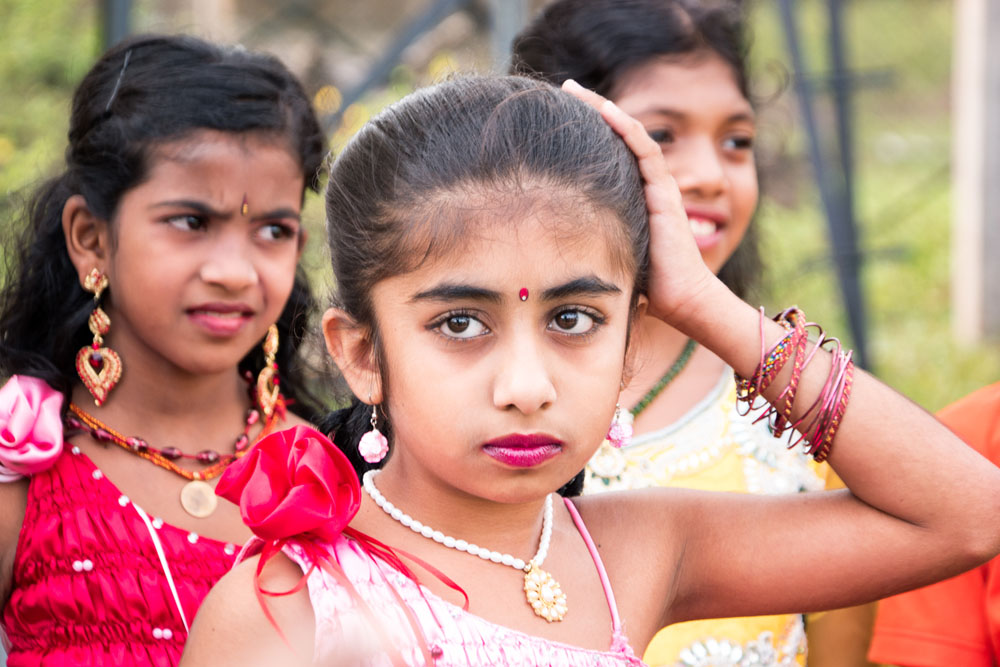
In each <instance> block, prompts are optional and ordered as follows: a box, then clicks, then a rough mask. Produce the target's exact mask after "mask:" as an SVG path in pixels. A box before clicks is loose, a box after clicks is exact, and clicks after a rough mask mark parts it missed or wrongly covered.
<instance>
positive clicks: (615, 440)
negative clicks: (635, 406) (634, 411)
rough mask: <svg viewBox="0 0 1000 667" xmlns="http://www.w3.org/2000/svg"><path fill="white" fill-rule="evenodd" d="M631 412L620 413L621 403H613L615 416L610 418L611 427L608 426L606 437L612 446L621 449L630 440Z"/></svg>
mask: <svg viewBox="0 0 1000 667" xmlns="http://www.w3.org/2000/svg"><path fill="white" fill-rule="evenodd" d="M631 416H632V415H631V413H629V414H628V416H626V415H624V414H622V406H621V403H618V404H616V405H615V416H614V418H613V419H612V420H611V427H610V428H608V435H607V436H606V439H607V441H608V442H609V443H611V446H612V447H615V448H616V449H621V448H622V447H624V446H625V445H627V444H629V443H630V442H632V420H631V419H630V417H631Z"/></svg>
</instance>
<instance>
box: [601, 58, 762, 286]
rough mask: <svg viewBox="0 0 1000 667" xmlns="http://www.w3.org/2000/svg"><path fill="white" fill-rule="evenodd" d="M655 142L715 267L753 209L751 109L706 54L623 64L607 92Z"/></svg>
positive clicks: (727, 72)
mask: <svg viewBox="0 0 1000 667" xmlns="http://www.w3.org/2000/svg"><path fill="white" fill-rule="evenodd" d="M613 99H614V101H615V103H616V104H617V105H618V106H619V107H621V108H622V109H623V110H624V111H626V112H627V113H629V114H631V115H632V116H634V117H635V118H636V119H638V120H639V122H641V123H642V124H643V126H645V128H646V131H647V132H649V134H650V136H652V137H653V138H654V139H655V140H656V141H658V142H659V144H660V147H661V148H662V150H663V155H664V157H666V160H667V166H669V167H670V172H671V173H672V174H673V176H674V178H675V179H676V181H677V185H678V187H679V188H680V191H681V195H682V197H683V200H684V207H685V209H686V210H687V214H688V219H689V220H690V221H691V229H692V231H693V232H694V236H695V240H696V241H697V242H698V247H699V248H700V249H701V254H702V257H703V258H704V260H705V263H706V264H707V265H708V266H709V268H710V269H712V271H713V272H715V273H718V272H719V270H720V269H721V268H722V265H723V264H725V262H726V260H727V259H729V257H731V256H732V254H733V252H734V251H735V250H736V247H737V246H738V245H739V243H740V241H741V240H742V239H743V235H744V234H746V231H747V228H748V227H749V226H750V218H751V217H752V216H753V213H754V210H755V209H756V208H757V197H758V186H757V169H756V166H755V164H754V155H753V142H754V133H755V130H756V127H755V122H754V113H753V109H752V108H751V106H750V103H749V102H748V101H747V100H746V98H745V97H743V95H742V94H741V93H740V90H739V87H738V86H737V83H736V78H735V75H734V73H733V70H732V68H731V67H730V66H729V65H728V64H726V62H725V61H724V60H722V58H721V57H719V56H718V55H715V54H714V53H705V54H704V55H699V56H697V57H694V58H688V59H684V60H654V61H650V62H648V63H646V64H643V65H640V66H638V67H636V68H634V69H632V70H630V71H629V72H628V73H627V74H626V75H625V76H624V77H623V78H622V81H621V83H620V84H619V86H618V87H617V89H616V91H615V94H614V95H613Z"/></svg>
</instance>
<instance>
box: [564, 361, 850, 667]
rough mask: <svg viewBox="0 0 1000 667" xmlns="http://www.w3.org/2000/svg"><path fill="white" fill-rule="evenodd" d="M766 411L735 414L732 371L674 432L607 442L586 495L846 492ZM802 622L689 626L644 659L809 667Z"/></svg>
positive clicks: (699, 666) (659, 640)
mask: <svg viewBox="0 0 1000 667" xmlns="http://www.w3.org/2000/svg"><path fill="white" fill-rule="evenodd" d="M759 414H760V412H754V413H751V414H750V415H748V416H746V417H741V416H740V415H739V413H738V412H737V411H736V383H735V382H734V381H733V374H732V371H726V372H725V373H723V376H722V377H721V378H720V379H719V382H718V383H716V385H715V387H714V388H713V389H712V391H711V392H710V393H709V394H708V395H707V396H706V397H705V398H704V399H703V400H702V401H701V402H699V403H698V405H696V406H694V407H693V408H692V409H691V410H690V411H689V412H688V413H687V414H686V415H684V416H683V417H682V418H681V419H679V420H678V421H677V422H675V423H673V424H671V425H670V426H668V427H666V428H663V429H660V430H658V431H654V432H651V433H643V434H641V435H637V436H635V437H633V439H632V443H631V444H630V445H628V446H627V447H624V448H622V449H620V450H619V449H614V448H613V447H611V446H610V445H608V443H607V442H605V443H604V445H602V446H601V448H600V449H599V450H598V451H597V453H596V454H595V455H594V457H593V458H592V459H591V460H590V463H588V464H587V474H586V480H585V482H584V490H583V492H584V493H585V494H589V493H601V492H604V491H617V490H622V489H639V488H646V487H652V486H678V487H684V488H691V489H704V490H711V491H742V492H745V493H798V492H801V491H819V490H822V489H824V488H840V487H841V486H842V484H841V483H840V481H839V479H838V478H837V477H836V475H834V473H833V471H832V470H831V469H830V467H829V466H828V465H827V464H825V463H816V462H815V461H813V460H812V457H810V456H807V455H805V454H803V453H802V448H801V447H796V448H795V449H793V450H788V449H787V437H782V438H781V439H778V438H774V437H772V436H771V434H770V433H769V431H768V427H767V424H766V423H765V422H763V421H762V422H760V423H758V424H754V423H753V420H754V419H756V417H757V416H759ZM805 657H806V636H805V626H804V623H803V619H802V616H801V615H785V616H755V617H752V618H728V619H717V620H703V621H689V622H687V623H678V624H675V625H672V626H670V627H668V628H664V629H663V630H661V631H660V632H658V633H657V634H656V636H655V637H653V640H652V641H651V642H650V644H649V646H648V647H647V649H646V653H645V655H644V656H643V660H644V661H645V662H646V663H648V664H650V665H668V666H671V667H673V666H683V667H749V666H750V665H753V666H754V667H771V666H776V667H792V666H794V665H805Z"/></svg>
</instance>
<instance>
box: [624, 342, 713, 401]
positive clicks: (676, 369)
mask: <svg viewBox="0 0 1000 667" xmlns="http://www.w3.org/2000/svg"><path fill="white" fill-rule="evenodd" d="M697 345H698V343H696V342H695V340H694V339H693V338H688V341H687V342H686V343H684V349H683V350H681V353H680V355H679V356H678V357H677V358H676V359H675V360H674V363H672V364H670V368H668V369H667V372H666V373H664V374H663V377H661V378H660V379H659V381H658V382H657V383H656V384H654V385H653V386H652V388H651V389H650V390H649V391H647V392H646V395H645V396H643V397H642V398H640V399H639V402H638V403H636V404H635V405H634V406H632V409H631V410H629V412H631V413H632V417H633V418H634V417H638V416H639V413H640V412H642V411H643V410H645V409H646V408H647V407H649V404H650V403H652V402H653V399H655V398H656V397H657V396H659V395H660V392H661V391H663V390H664V389H666V387H667V385H668V384H670V383H671V382H673V381H674V378H675V377H677V376H678V375H680V372H681V371H682V370H684V367H685V366H687V363H688V361H690V360H691V354H692V353H693V352H694V348H695V347H697Z"/></svg>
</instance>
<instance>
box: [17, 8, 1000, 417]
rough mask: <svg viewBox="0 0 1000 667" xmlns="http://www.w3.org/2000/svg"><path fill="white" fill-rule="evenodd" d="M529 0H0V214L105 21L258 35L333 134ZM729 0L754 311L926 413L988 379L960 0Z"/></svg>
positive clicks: (423, 79)
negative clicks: (760, 274) (814, 339)
mask: <svg viewBox="0 0 1000 667" xmlns="http://www.w3.org/2000/svg"><path fill="white" fill-rule="evenodd" d="M543 4H544V2H542V1H540V0H364V1H363V2H358V1H357V0H268V1H265V0H103V1H98V0H91V1H88V0H78V1H76V2H70V1H65V0H63V1H61V2H52V1H51V0H0V226H7V225H11V224H16V221H17V220H18V215H19V209H20V206H21V204H22V202H23V200H24V197H25V196H26V194H27V193H28V192H29V191H30V190H31V188H32V187H33V186H34V185H36V184H37V183H38V182H40V181H41V180H42V178H43V177H44V176H46V175H47V174H49V173H50V172H52V171H54V170H56V169H57V168H58V167H59V162H60V160H61V159H62V151H63V148H64V146H65V131H66V124H67V117H68V112H69V104H70V97H71V94H72V90H73V88H74V86H75V85H76V83H77V82H78V81H79V79H80V78H81V77H82V76H83V74H84V73H85V72H86V71H87V69H88V68H89V67H90V65H91V64H92V62H93V61H94V59H95V58H96V57H97V55H98V54H99V53H100V52H101V51H102V50H103V49H104V47H105V46H106V45H107V44H108V43H109V42H112V41H114V40H116V39H117V38H119V37H120V36H122V35H124V34H127V33H129V32H150V31H154V32H189V33H193V34H197V35H200V36H203V37H208V38H211V39H215V40H219V41H223V42H233V43H240V44H243V45H245V46H247V47H248V48H253V49H260V50H265V51H269V52H271V53H274V54H275V55H277V56H278V57H280V58H281V59H282V60H284V61H285V62H286V63H287V64H288V65H289V67H290V68H291V69H292V70H293V71H294V72H296V73H297V74H298V75H299V76H300V77H301V78H302V79H303V81H304V82H305V85H306V88H307V90H308V92H309V93H310V94H311V95H313V96H314V102H315V105H316V108H317V110H318V111H319V113H320V114H321V115H322V116H323V118H324V120H325V123H326V125H327V128H328V131H329V136H330V146H331V149H332V150H333V151H334V152H336V151H337V150H338V149H339V148H340V147H342V146H343V145H344V143H345V142H346V141H347V140H348V139H349V138H350V136H351V135H352V133H353V132H355V131H356V130H357V128H358V127H359V126H360V125H361V124H362V123H364V121H365V120H366V119H367V118H369V117H370V116H371V115H372V114H374V113H375V112H377V111H378V110H379V109H380V108H381V107H382V106H384V105H385V104H387V103H389V102H391V101H393V100H395V99H398V98H399V97H401V96H403V95H405V94H406V93H407V92H409V91H411V90H413V89H414V88H416V87H419V86H421V85H424V84H427V83H430V82H433V81H435V80H438V79H440V78H442V77H444V76H447V75H448V74H450V73H452V72H455V71H469V70H503V69H504V68H505V67H506V62H505V54H506V51H507V47H508V45H509V42H510V38H511V37H512V36H513V34H514V33H516V31H517V30H518V29H520V27H521V25H523V22H524V21H526V20H527V19H528V18H529V17H530V16H531V15H532V13H533V12H534V11H536V10H537V9H538V8H539V7H541V6H542V5H543ZM743 4H744V5H745V6H746V9H747V11H748V12H749V15H750V28H751V29H750V39H751V63H752V74H753V75H754V77H753V79H754V83H753V90H754V93H755V96H756V97H757V99H758V102H759V105H758V108H759V138H758V152H759V154H758V159H759V163H760V166H761V170H762V182H763V188H764V197H763V199H762V204H761V207H760V210H759V212H758V216H757V221H756V224H758V225H759V226H760V228H761V232H762V236H763V243H762V245H763V248H764V257H765V263H766V265H767V267H768V273H767V275H766V278H765V280H764V284H763V288H762V290H761V293H760V294H759V295H758V299H759V300H760V301H761V303H764V304H766V305H767V306H768V310H769V311H775V310H776V309H779V308H782V307H784V306H787V305H792V304H798V305H799V306H800V307H802V308H803V309H804V310H805V312H806V313H807V314H808V315H809V317H810V319H813V320H815V321H818V322H822V323H823V324H824V326H825V328H826V330H827V331H828V332H831V333H834V334H840V335H841V337H842V339H844V340H845V342H846V343H847V344H848V345H853V346H855V347H856V348H858V349H860V350H861V351H862V352H863V353H864V361H865V363H866V365H867V367H868V368H870V369H871V370H872V371H873V372H874V373H875V374H876V375H878V376H879V377H881V378H882V379H883V380H885V381H886V382H888V383H889V384H890V385H892V386H894V387H896V388H897V389H899V390H901V391H902V392H904V393H905V394H907V395H908V396H910V397H911V398H913V399H914V400H915V401H916V402H918V403H920V404H921V405H922V406H924V407H925V408H927V409H929V410H937V409H939V408H941V407H943V406H944V405H945V404H947V403H949V402H950V401H952V400H954V399H957V398H959V397H960V396H962V395H964V394H967V393H969V392H970V391H971V390H973V389H975V388H977V387H980V386H983V385H985V384H988V383H990V382H993V381H996V380H997V379H1000V344H998V343H997V335H998V333H1000V331H997V330H995V329H994V330H992V331H991V327H994V326H995V325H996V324H997V323H996V322H994V319H996V320H1000V318H994V316H993V315H992V314H991V313H995V312H996V311H997V310H998V309H1000V299H994V300H993V301H992V302H991V300H990V296H991V294H993V295H994V296H995V292H994V290H995V289H997V287H996V281H991V280H990V279H989V274H990V271H991V270H996V269H995V268H994V265H996V264H1000V262H997V261H996V260H991V259H990V258H991V257H995V256H996V255H991V254H990V252H989V247H988V245H984V239H986V240H988V239H989V236H990V234H993V235H996V232H995V231H992V232H991V231H990V230H989V229H987V228H986V227H983V226H982V225H983V224H984V223H982V222H981V220H978V219H976V215H975V214H974V213H968V212H966V211H967V210H968V209H967V208H963V205H967V204H969V197H970V196H971V197H972V198H973V199H974V202H973V203H976V202H979V203H980V204H981V205H979V209H983V208H986V209H989V201H988V198H987V199H983V198H980V199H975V197H976V196H977V195H976V194H975V193H973V194H972V195H968V194H967V193H965V192H963V190H962V185H961V184H962V181H961V180H959V181H958V183H959V185H958V187H957V188H956V187H955V186H953V180H952V179H953V173H954V172H955V170H956V169H958V172H959V173H965V172H963V171H962V167H961V166H960V165H959V163H962V162H963V161H969V164H972V165H976V164H981V163H982V162H983V160H984V159H987V158H988V157H989V151H984V148H983V146H984V141H978V140H977V139H976V138H975V136H973V138H972V140H971V141H970V142H967V143H968V145H967V146H966V144H959V143H957V139H956V132H955V130H953V127H955V125H956V123H955V121H954V118H955V112H954V111H953V108H954V104H955V102H956V101H957V100H958V99H959V98H961V96H963V95H965V93H963V92H961V91H962V86H960V85H958V84H960V83H961V82H962V80H963V76H964V75H963V72H964V71H965V69H963V68H967V67H972V68H973V69H974V68H975V65H974V64H973V65H969V66H966V65H965V64H964V63H966V59H967V58H969V57H970V56H968V55H962V54H961V52H960V50H959V49H957V48H956V47H962V46H963V44H965V43H966V42H975V40H966V39H965V38H964V34H965V33H964V30H965V28H964V27H963V26H964V25H965V23H968V18H967V17H966V18H963V16H966V15H967V12H966V14H965V15H963V13H962V12H963V9H962V8H963V6H964V5H968V4H977V0H954V1H953V0H752V1H747V2H744V3H743ZM978 4H981V5H982V6H983V7H985V6H987V0H978ZM983 12H984V13H985V12H986V10H985V9H983ZM956 34H957V35H959V36H960V37H959V39H956ZM984 34H985V33H984ZM976 43H978V42H976ZM982 50H983V53H985V42H984V43H983V45H982ZM974 61H975V59H974V57H973V62H974ZM956 63H957V64H958V66H956ZM998 67H1000V65H998ZM981 87H982V86H978V85H977V84H976V83H975V82H974V83H973V85H972V88H973V89H976V88H981ZM960 113H961V112H960ZM980 115H982V114H980ZM958 127H959V128H960V131H961V128H966V129H968V127H969V126H967V125H965V124H962V123H959V124H958ZM959 145H962V146H966V147H965V148H962V149H961V150H956V146H959ZM998 150H1000V143H996V144H995V147H994V152H996V151H998ZM987 172H988V170H987ZM976 173H978V174H979V179H980V181H982V178H983V174H982V173H980V172H976ZM986 175H987V176H988V175H989V174H988V173H987V174H986ZM977 182H978V181H977ZM983 182H984V183H988V182H989V181H988V179H987V180H985V181H983ZM981 189H982V188H981ZM986 189H987V190H988V188H986ZM979 194H980V195H982V193H979ZM982 202H986V203H985V204H982ZM956 209H957V210H958V213H957V214H956V213H954V212H953V211H954V210H956ZM972 210H973V212H974V211H975V210H977V209H976V206H973V207H972ZM307 212H308V217H309V224H310V225H311V226H313V232H312V236H311V239H312V240H311V242H310V246H311V247H310V250H309V253H310V254H309V257H308V262H309V267H310V269H311V271H312V273H313V275H314V277H315V280H316V281H317V284H318V285H319V289H320V290H323V289H324V287H328V284H329V280H330V278H329V272H328V270H327V269H326V268H325V264H326V263H325V260H324V253H325V249H324V247H323V243H322V241H321V239H322V238H323V232H322V206H321V202H320V200H319V198H318V197H312V198H311V199H310V200H309V202H308V206H307ZM980 212H982V211H981V210H980ZM953 226H954V227H955V228H956V229H957V230H958V236H956V235H955V234H954V233H953ZM831 229H833V230H835V231H833V232H832V233H831ZM970 229H971V231H969V230H970ZM962 230H965V231H962ZM984 230H985V231H984ZM961 239H965V240H964V241H963V240H961ZM962 244H964V248H965V249H964V250H963V249H962V248H961V247H959V246H960V245H962ZM970 248H971V250H970ZM977 248H978V249H977ZM984 248H985V249H984ZM993 250H994V252H996V253H1000V245H996V246H995V247H994V248H993ZM0 251H2V249H0ZM963 252H964V253H966V254H964V255H963V254H962V253H963ZM970 252H971V255H969V254H968V253H970ZM977 253H978V254H977ZM970 271H971V273H970ZM2 279H3V276H2V275H0V280H2ZM845 288H846V293H847V294H848V295H850V298H849V299H845V297H844V294H845V291H844V290H845ZM991 318H993V319H991Z"/></svg>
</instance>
